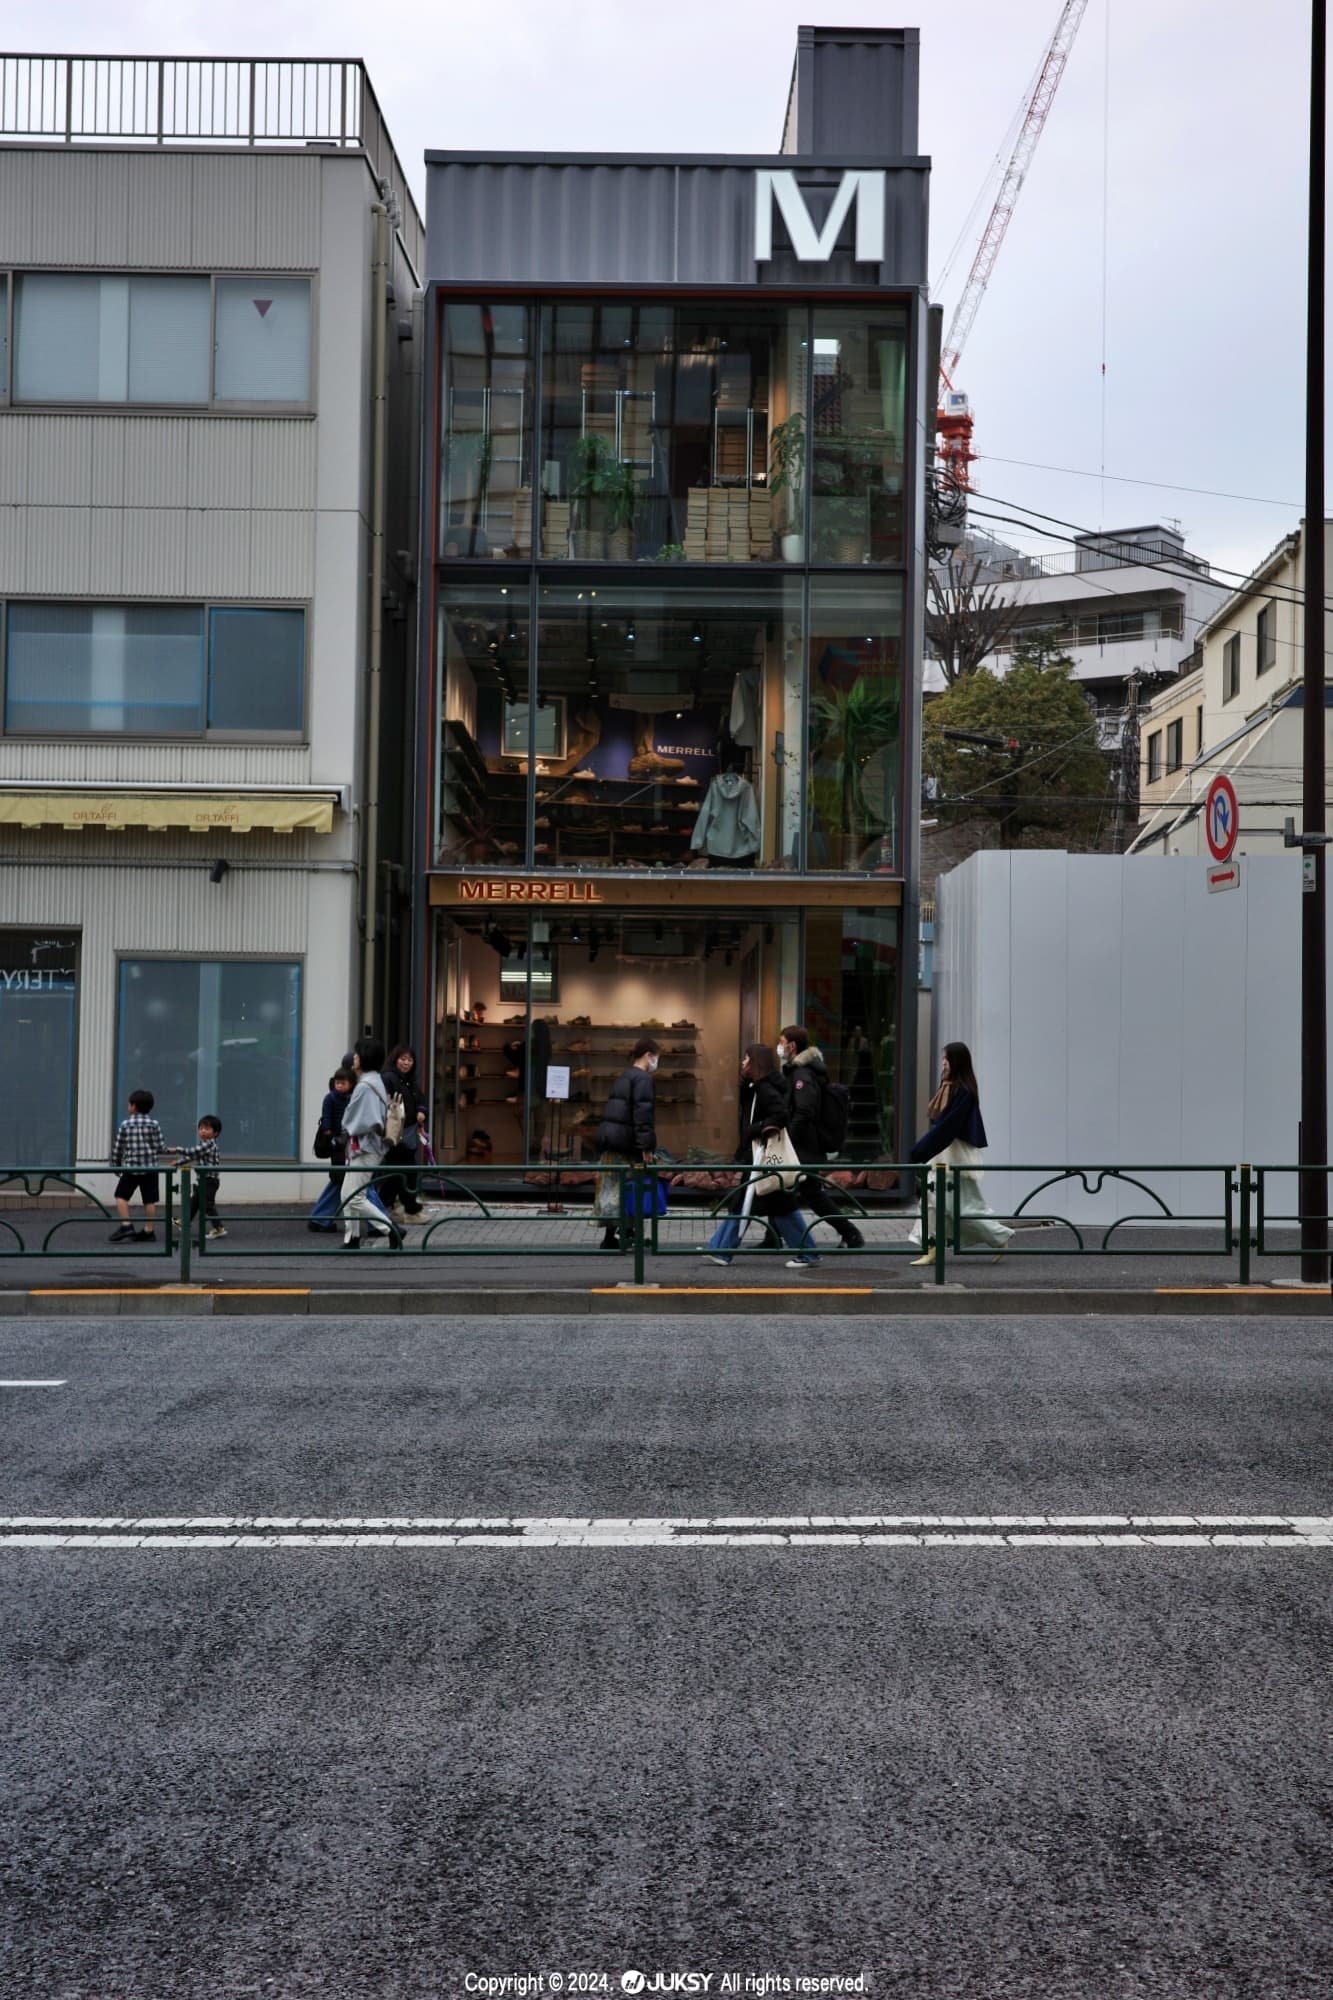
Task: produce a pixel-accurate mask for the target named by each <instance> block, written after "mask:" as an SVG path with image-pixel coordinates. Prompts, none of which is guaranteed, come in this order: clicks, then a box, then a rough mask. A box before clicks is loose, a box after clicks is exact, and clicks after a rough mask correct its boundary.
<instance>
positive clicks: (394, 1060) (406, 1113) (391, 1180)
mask: <svg viewBox="0 0 1333 2000" xmlns="http://www.w3.org/2000/svg"><path fill="white" fill-rule="evenodd" d="M381 1074H382V1080H383V1083H384V1089H385V1092H386V1094H387V1096H388V1099H389V1102H390V1104H392V1103H393V1100H394V1097H395V1096H400V1097H401V1098H402V1100H403V1134H402V1137H401V1138H400V1139H399V1140H398V1141H397V1142H396V1143H395V1144H394V1145H392V1146H390V1148H389V1150H388V1152H387V1153H386V1154H385V1155H384V1165H385V1166H386V1167H390V1168H392V1167H418V1166H420V1164H421V1128H422V1127H423V1126H424V1125H425V1122H426V1098H425V1093H424V1092H423V1091H422V1089H421V1086H420V1084H419V1083H418V1081H417V1058H416V1051H415V1050H414V1049H411V1048H409V1047H408V1046H407V1044H406V1043H405V1042H400V1043H399V1044H398V1046H397V1048H395V1049H393V1050H392V1051H391V1052H390V1055H389V1061H388V1065H387V1067H386V1068H385V1069H384V1070H383V1071H382V1073H381ZM417 1178H418V1177H417V1175H416V1174H411V1175H403V1174H395V1173H385V1174H377V1175H376V1176H375V1192H376V1194H377V1195H378V1196H379V1198H380V1200H381V1201H382V1202H383V1203H384V1206H385V1207H386V1208H387V1209H388V1211H389V1213H390V1215H391V1216H392V1217H393V1219H394V1221H395V1222H396V1223H398V1224H399V1225H400V1226H401V1225H402V1224H403V1223H404V1222H406V1221H407V1219H408V1217H409V1216H412V1215H420V1213H421V1207H422V1203H421V1191H420V1189H419V1188H418V1186H417Z"/></svg>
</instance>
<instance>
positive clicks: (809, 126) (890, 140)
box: [782, 27, 921, 160]
mask: <svg viewBox="0 0 1333 2000" xmlns="http://www.w3.org/2000/svg"><path fill="white" fill-rule="evenodd" d="M920 40H921V36H920V31H919V29H916V28H808V27H807V28H798V29H797V30H796V61H795V65H794V67H793V70H792V81H791V90H790V93H789V96H788V100H787V117H786V123H785V125H784V128H783V136H782V150H783V152H784V153H798V154H801V155H803V156H804V157H805V158H807V159H835V160H836V159H842V158H845V156H846V155H847V154H848V153H850V152H866V153H878V154H879V155H881V157H893V156H894V155H902V154H907V153H914V152H915V151H916V148H917V127H918V90H919V79H920Z"/></svg>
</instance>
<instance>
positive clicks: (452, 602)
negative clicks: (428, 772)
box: [434, 576, 541, 868]
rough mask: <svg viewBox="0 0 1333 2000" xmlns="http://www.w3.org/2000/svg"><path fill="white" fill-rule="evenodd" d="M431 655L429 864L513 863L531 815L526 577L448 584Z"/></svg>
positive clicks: (521, 853) (522, 850)
mask: <svg viewBox="0 0 1333 2000" xmlns="http://www.w3.org/2000/svg"><path fill="white" fill-rule="evenodd" d="M437 656H438V660H439V668H438V672H439V691H438V699H437V706H436V715H437V717H438V725H437V726H438V729H439V738H438V743H437V766H436V768H437V781H436V823H435V841H434V848H435V865H436V866H437V867H440V868H458V867H470V868H514V867H517V866H519V865H521V864H522V862H523V861H524V859H525V858H526V854H527V829H528V821H529V819H530V818H531V809H530V800H529V786H528V729H529V724H528V591H527V584H526V582H520V583H518V584H517V585H509V584H502V583H495V582H493V581H492V579H491V578H490V577H489V576H487V577H484V578H478V579H477V580H476V581H475V582H467V581H463V580H460V581H458V582H457V583H453V582H451V583H449V584H448V585H447V586H446V587H445V588H444V589H442V590H441V592H440V608H439V631H438V636H437ZM540 740H541V736H540V732H539V741H540Z"/></svg>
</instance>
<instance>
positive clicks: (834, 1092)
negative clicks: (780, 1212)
mask: <svg viewBox="0 0 1333 2000" xmlns="http://www.w3.org/2000/svg"><path fill="white" fill-rule="evenodd" d="M777 1053H778V1061H779V1062H780V1063H781V1064H782V1076H783V1082H784V1083H785V1085H786V1088H787V1101H788V1103H789V1104H790V1106H791V1112H790V1115H789V1117H788V1120H787V1131H788V1134H789V1136H790V1138H791V1142H792V1145H793V1146H794V1147H795V1148H796V1153H797V1157H798V1158H799V1160H800V1161H801V1164H802V1165H803V1166H807V1167H823V1166H827V1164H828V1161H829V1158H830V1155H832V1154H836V1153H840V1152H841V1151H842V1148H843V1146H844V1144H845V1143H846V1139H847V1113H848V1108H849V1105H850V1098H849V1096H848V1093H847V1090H846V1088H845V1086H844V1085H842V1084H840V1083H834V1081H833V1079H832V1078H831V1077H830V1075H829V1073H828V1065H827V1064H826V1063H825V1061H824V1056H823V1052H822V1050H820V1049H817V1048H816V1047H815V1046H814V1045H813V1043H812V1042H811V1040H810V1037H809V1035H808V1034H807V1033H806V1031H805V1029H804V1028H799V1027H792V1028H784V1029H783V1030H782V1033H781V1034H780V1035H779V1036H778V1047H777ZM801 1200H802V1201H803V1202H804V1204H805V1206H806V1207H807V1208H809V1209H812V1210H813V1211H814V1213H815V1214H816V1215H817V1216H819V1217H820V1218H821V1220H823V1221H824V1222H827V1223H828V1224H829V1225H830V1227H831V1228H832V1229H834V1230H836V1232H837V1234H838V1236H839V1237H840V1238H841V1239H842V1242H843V1243H844V1244H845V1245H846V1247H847V1249H849V1250H859V1249H861V1248H862V1247H863V1246H864V1244H865V1237H864V1236H863V1235H862V1234H861V1232H860V1230H859V1229H858V1228H857V1226H856V1224H855V1223H854V1222H852V1221H851V1220H850V1219H849V1218H848V1217H847V1216H845V1215H844V1214H843V1213H842V1210H841V1208H840V1207H839V1204H838V1198H837V1196H836V1195H835V1194H834V1192H833V1189H832V1187H831V1186H830V1184H829V1183H828V1181H826V1180H819V1179H816V1178H813V1177H812V1178H811V1179H809V1180H803V1181H802V1182H801Z"/></svg>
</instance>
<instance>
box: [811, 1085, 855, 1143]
mask: <svg viewBox="0 0 1333 2000" xmlns="http://www.w3.org/2000/svg"><path fill="white" fill-rule="evenodd" d="M851 1113H852V1093H851V1091H850V1090H848V1088H847V1086H846V1084H845V1083H834V1082H833V1081H832V1080H831V1079H829V1078H825V1080H824V1087H823V1089H822V1090H821V1091H820V1093H819V1143H820V1145H821V1146H822V1147H823V1148H824V1151H825V1152H826V1153H840V1152H841V1151H842V1149H843V1147H844V1146H845V1145H846V1143H847V1127H848V1125H849V1123H850V1122H851Z"/></svg>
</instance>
